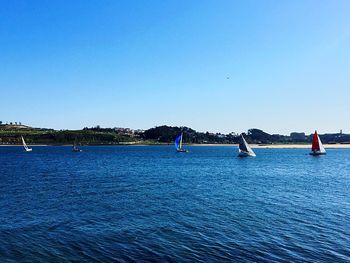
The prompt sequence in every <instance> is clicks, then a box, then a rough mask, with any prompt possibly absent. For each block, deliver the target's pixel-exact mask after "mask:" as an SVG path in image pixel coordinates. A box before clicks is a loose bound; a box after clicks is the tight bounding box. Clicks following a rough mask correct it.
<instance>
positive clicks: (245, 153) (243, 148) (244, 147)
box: [238, 135, 256, 157]
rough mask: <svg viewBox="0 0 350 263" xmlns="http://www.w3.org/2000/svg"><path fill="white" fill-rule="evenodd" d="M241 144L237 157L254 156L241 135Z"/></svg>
mask: <svg viewBox="0 0 350 263" xmlns="http://www.w3.org/2000/svg"><path fill="white" fill-rule="evenodd" d="M241 139H242V144H239V154H238V155H239V156H253V157H254V156H256V154H255V153H254V151H253V150H252V148H250V146H249V144H248V143H247V141H246V140H245V139H244V137H243V135H241Z"/></svg>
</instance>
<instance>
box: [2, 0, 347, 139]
mask: <svg viewBox="0 0 350 263" xmlns="http://www.w3.org/2000/svg"><path fill="white" fill-rule="evenodd" d="M349 14H350V1H348V0H344V1H341V0H336V1H328V0H327V1H320V0H317V1H316V0H315V1H312V0H306V1H305V0H299V1H294V0H293V1H292V0H286V1H277V0H273V1H264V0H255V1H233V0H228V1H225V0H212V1H205V0H191V1H188V0H184V1H182V0H176V1H175V0H174V1H167V0H159V1H153V0H147V1H146V0H144V1H141V0H137V1H132V0H128V1H117V0H110V1H103V0H95V1H93V0H82V1H77V0H66V1H64V0H57V1H55V0H46V1H45V0H31V1H27V0H22V1H20V0H1V1H0V94H1V100H0V120H2V121H21V122H22V123H26V124H29V125H32V126H36V127H51V128H57V129H78V128H82V127H84V126H93V125H97V124H99V125H101V126H106V127H114V126H117V127H130V128H143V129H144V128H150V127H153V126H156V125H162V124H168V125H177V126H189V127H192V128H194V129H196V130H198V131H211V132H223V133H228V132H231V131H234V132H241V131H246V130H247V129H248V128H261V129H263V130H265V131H267V132H270V133H283V134H288V133H289V132H291V131H305V132H308V133H310V132H312V131H313V130H314V129H318V130H319V132H320V133H324V132H337V131H339V130H340V129H343V131H344V132H348V133H350V121H349V114H350V102H349V98H350V85H349V84H350V15H349Z"/></svg>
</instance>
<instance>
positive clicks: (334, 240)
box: [0, 146, 350, 262]
mask: <svg viewBox="0 0 350 263" xmlns="http://www.w3.org/2000/svg"><path fill="white" fill-rule="evenodd" d="M83 149H84V151H83V152H81V153H73V152H71V149H70V148H69V147H34V149H33V152H30V153H25V152H23V151H22V148H20V147H0V262H24V261H25V262H33V261H34V262H38V261H41V262H62V261H76V262H79V261H85V262H95V261H100V262H111V261H121V262H123V261H124V262H129V261H136V262H140V261H180V262H183V261H202V262H214V261H220V262H222V261H234V262H245V261H259V262H291V261H293V262H304V261H307V262H315V261H317V262H349V261H350V150H347V149H329V150H328V154H327V155H326V156H322V157H312V156H309V155H308V150H307V149H257V150H256V153H257V157H256V158H237V157H236V153H237V152H236V151H237V150H236V149H235V148H234V147H189V149H190V152H189V153H176V152H175V151H174V147H170V146H169V147H167V146H159V147H156V146H155V147H153V146H149V147H147V146H146V147H85V148H83Z"/></svg>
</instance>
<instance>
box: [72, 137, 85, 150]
mask: <svg viewBox="0 0 350 263" xmlns="http://www.w3.org/2000/svg"><path fill="white" fill-rule="evenodd" d="M82 151H83V150H81V149H80V148H79V147H78V145H77V138H75V140H74V144H73V148H72V152H82Z"/></svg>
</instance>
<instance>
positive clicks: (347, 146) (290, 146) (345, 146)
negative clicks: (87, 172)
mask: <svg viewBox="0 0 350 263" xmlns="http://www.w3.org/2000/svg"><path fill="white" fill-rule="evenodd" d="M28 146H29V147H36V146H39V147H51V146H57V147H68V146H69V147H72V144H60V145H57V144H30V145H28ZM89 146H90V147H94V146H132V147H139V146H172V144H167V143H166V144H142V143H140V144H130V143H129V144H128V143H125V144H113V145H111V144H96V145H81V146H80V147H89ZM184 146H191V147H192V146H193V147H215V146H219V147H238V144H184ZM323 146H324V147H325V148H326V149H350V144H323ZM0 147H22V144H16V145H15V144H0ZM250 147H251V148H254V149H258V148H261V149H308V148H311V144H250Z"/></svg>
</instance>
